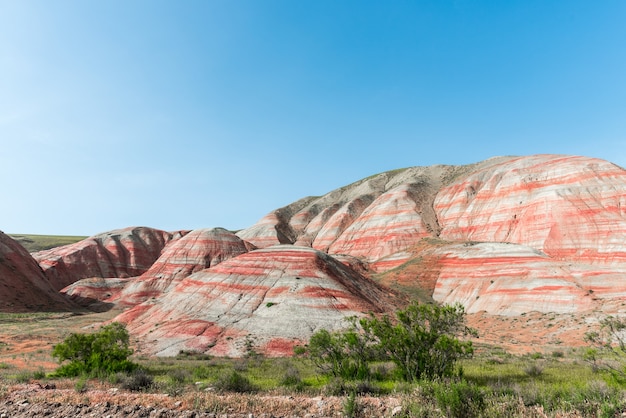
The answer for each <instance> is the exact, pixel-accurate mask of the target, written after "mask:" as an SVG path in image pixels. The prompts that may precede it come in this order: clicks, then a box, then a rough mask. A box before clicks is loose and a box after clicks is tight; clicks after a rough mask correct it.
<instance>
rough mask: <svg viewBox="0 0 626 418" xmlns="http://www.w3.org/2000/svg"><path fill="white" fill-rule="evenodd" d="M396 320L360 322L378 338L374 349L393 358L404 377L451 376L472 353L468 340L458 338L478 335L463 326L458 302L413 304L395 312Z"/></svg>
mask: <svg viewBox="0 0 626 418" xmlns="http://www.w3.org/2000/svg"><path fill="white" fill-rule="evenodd" d="M396 319H397V321H395V322H393V321H392V320H391V319H390V318H389V317H388V316H384V317H383V318H381V319H379V318H376V317H374V316H373V315H372V316H371V317H370V318H369V319H362V320H361V321H360V323H361V326H362V327H363V328H364V329H365V330H366V332H367V333H369V334H371V335H373V336H374V337H375V338H376V339H377V341H378V344H377V351H378V352H379V353H381V354H382V355H383V358H386V359H390V360H391V361H393V362H394V363H395V364H396V366H397V369H398V372H399V373H401V375H402V377H403V378H404V379H406V380H410V381H415V380H419V379H421V378H423V377H425V378H429V379H432V378H436V377H442V376H451V375H452V374H453V372H454V367H455V365H456V362H457V361H458V360H459V359H461V358H469V357H471V356H472V355H473V353H474V349H473V347H472V342H471V341H461V340H460V339H459V338H458V337H460V336H464V335H472V336H476V335H477V333H476V331H475V330H474V329H472V328H469V327H467V326H466V325H465V309H464V308H463V306H462V305H460V304H454V305H435V304H418V303H412V304H411V305H410V306H408V307H407V308H406V309H405V310H400V311H398V312H397V313H396ZM366 335H367V334H366Z"/></svg>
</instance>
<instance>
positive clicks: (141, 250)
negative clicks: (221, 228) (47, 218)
mask: <svg viewBox="0 0 626 418" xmlns="http://www.w3.org/2000/svg"><path fill="white" fill-rule="evenodd" d="M185 234H186V232H181V231H178V232H165V231H161V230H158V229H153V228H145V227H136V228H125V229H119V230H115V231H110V232H105V233H102V234H99V235H95V236H93V237H90V238H87V239H84V240H82V241H79V242H77V243H75V244H69V245H64V246H62V247H57V248H52V249H50V250H45V251H40V252H37V253H34V254H33V257H34V258H35V259H36V260H37V261H38V262H39V264H40V265H41V267H42V268H43V270H44V272H45V274H46V277H47V278H48V280H49V281H50V283H51V284H52V285H53V286H54V288H55V289H57V290H61V289H63V288H64V287H65V286H67V285H70V284H72V283H74V282H76V281H78V280H80V279H85V278H91V277H100V278H107V277H117V278H127V277H134V276H139V275H140V274H142V273H144V272H145V271H147V270H148V269H149V268H150V267H151V266H152V264H153V263H154V262H155V261H156V260H157V258H159V256H160V255H161V251H163V248H165V246H166V245H167V243H169V242H170V241H172V240H175V239H177V238H180V237H181V236H183V235H185Z"/></svg>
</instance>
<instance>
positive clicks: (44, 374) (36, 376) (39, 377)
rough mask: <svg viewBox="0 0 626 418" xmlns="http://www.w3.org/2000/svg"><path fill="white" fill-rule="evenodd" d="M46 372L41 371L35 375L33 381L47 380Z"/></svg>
mask: <svg viewBox="0 0 626 418" xmlns="http://www.w3.org/2000/svg"><path fill="white" fill-rule="evenodd" d="M45 378H46V371H45V370H44V369H39V370H37V371H36V372H34V373H33V379H45Z"/></svg>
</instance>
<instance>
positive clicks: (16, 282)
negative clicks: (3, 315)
mask: <svg viewBox="0 0 626 418" xmlns="http://www.w3.org/2000/svg"><path fill="white" fill-rule="evenodd" d="M71 308H72V306H71V304H70V303H69V302H68V301H67V300H66V299H65V298H63V297H62V296H61V295H60V294H59V293H58V292H57V291H56V290H55V289H53V288H52V286H51V285H50V283H49V282H48V280H47V279H46V277H45V276H44V274H43V271H42V270H41V268H40V267H39V265H38V264H37V262H36V261H35V259H34V258H33V257H32V256H31V255H30V254H29V253H28V251H26V249H25V248H24V247H22V246H21V245H20V244H19V243H18V242H17V241H15V240H14V239H12V238H11V237H9V236H8V235H6V234H4V233H3V232H1V231H0V312H28V311H65V310H69V309H71Z"/></svg>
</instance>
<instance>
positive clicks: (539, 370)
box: [524, 363, 543, 377]
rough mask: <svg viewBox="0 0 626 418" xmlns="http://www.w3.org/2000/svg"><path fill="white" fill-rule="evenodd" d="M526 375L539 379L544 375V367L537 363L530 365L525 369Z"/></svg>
mask: <svg viewBox="0 0 626 418" xmlns="http://www.w3.org/2000/svg"><path fill="white" fill-rule="evenodd" d="M524 373H526V375H527V376H530V377H539V376H541V375H542V374H543V367H541V366H540V365H539V364H537V363H533V364H529V365H528V366H526V367H525V368H524Z"/></svg>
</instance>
